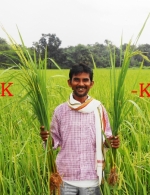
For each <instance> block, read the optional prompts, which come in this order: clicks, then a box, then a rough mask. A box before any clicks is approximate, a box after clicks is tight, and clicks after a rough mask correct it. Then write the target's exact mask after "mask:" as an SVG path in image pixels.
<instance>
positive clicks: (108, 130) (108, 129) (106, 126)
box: [102, 106, 112, 138]
mask: <svg viewBox="0 0 150 195" xmlns="http://www.w3.org/2000/svg"><path fill="white" fill-rule="evenodd" d="M102 109H103V118H104V132H105V135H106V137H107V138H108V137H110V136H112V130H111V127H110V122H109V117H108V114H107V111H106V109H105V107H104V106H102Z"/></svg>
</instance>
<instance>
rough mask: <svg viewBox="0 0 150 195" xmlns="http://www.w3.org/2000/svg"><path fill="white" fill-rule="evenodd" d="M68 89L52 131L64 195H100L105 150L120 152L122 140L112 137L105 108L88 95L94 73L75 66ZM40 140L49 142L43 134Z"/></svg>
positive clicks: (58, 108) (57, 111)
mask: <svg viewBox="0 0 150 195" xmlns="http://www.w3.org/2000/svg"><path fill="white" fill-rule="evenodd" d="M68 85H69V86H70V87H71V88H72V93H71V94H70V97H69V100H68V101H67V102H65V103H63V104H61V105H59V106H58V107H57V108H56V109H55V111H54V115H53V118H52V122H51V130H50V131H51V136H52V138H53V141H54V149H55V148H57V147H59V146H60V148H61V149H60V151H59V153H58V155H57V159H56V165H57V170H58V172H59V174H60V175H61V176H62V179H63V184H62V186H61V195H77V194H78V195H90V194H92V195H100V190H99V185H100V184H101V180H102V174H103V165H104V155H103V146H105V147H108V146H111V147H113V148H118V147H119V138H118V136H116V137H114V136H112V131H111V128H110V124H109V119H108V115H107V112H106V110H105V108H104V106H103V105H102V104H101V102H99V101H98V100H95V99H93V98H91V97H90V96H89V95H88V92H89V90H90V89H91V88H92V87H93V85H94V81H93V71H92V69H90V68H89V67H88V66H86V65H84V64H79V65H75V66H73V67H72V68H71V69H70V72H69V80H68ZM41 136H42V139H43V140H45V138H47V134H45V133H44V132H43V134H42V135H41ZM105 137H107V138H108V139H107V140H109V142H108V141H106V140H105Z"/></svg>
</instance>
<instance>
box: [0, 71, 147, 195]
mask: <svg viewBox="0 0 150 195" xmlns="http://www.w3.org/2000/svg"><path fill="white" fill-rule="evenodd" d="M20 71H21V70H20ZM117 71H119V69H118V70H117ZM68 72H69V70H47V88H48V97H49V107H48V108H47V109H48V111H49V112H48V113H49V118H50V119H51V118H52V114H53V111H54V109H55V107H56V106H57V105H58V104H61V103H63V102H64V101H66V100H67V99H68V97H69V94H70V92H71V89H70V88H69V87H68V85H67V79H68ZM17 73H18V74H19V70H9V71H5V73H3V70H1V71H0V83H4V82H5V83H6V86H7V84H8V83H9V82H13V85H12V86H10V87H9V90H10V91H11V93H12V94H13V96H12V97H9V96H8V94H7V93H6V96H0V195H48V194H49V187H48V186H49V181H48V168H47V163H45V158H46V157H45V150H44V148H43V144H42V141H41V138H40V134H39V133H40V124H39V122H38V120H37V118H36V116H35V115H34V114H33V112H32V109H31V105H30V104H29V103H28V99H27V98H24V99H23V98H22V97H23V96H24V95H25V92H26V91H25V89H24V88H23V87H22V86H21V85H20V81H19V77H17V76H15V77H13V75H14V74H17ZM138 74H139V76H138V78H137V75H138ZM94 81H95V84H94V86H93V88H92V89H91V91H90V95H91V96H93V97H95V98H96V99H98V100H100V101H101V102H102V103H103V105H104V106H105V107H106V109H107V111H108V114H109V119H110V123H111V124H112V110H111V104H110V102H111V96H110V85H111V83H110V70H109V69H94ZM135 81H136V83H135ZM141 83H143V86H144V87H145V88H146V86H147V84H148V83H150V69H142V70H141V71H140V73H139V69H129V71H128V73H127V77H126V80H125V96H126V98H127V103H126V108H125V109H128V107H129V106H131V104H132V103H131V101H128V100H133V101H134V102H136V103H137V105H138V106H139V107H136V106H134V105H133V106H132V108H131V109H130V112H129V113H128V115H127V116H126V117H125V118H124V122H123V123H122V124H121V126H120V129H119V136H120V140H121V144H120V148H119V149H118V150H117V171H118V183H117V184H116V185H115V186H110V185H109V184H108V182H107V179H108V175H109V171H110V156H111V150H109V151H108V152H107V154H106V167H105V181H104V184H102V185H101V191H102V194H103V195H150V97H147V96H148V94H147V93H146V92H144V91H143V92H142V93H143V96H144V97H139V95H140V94H141ZM1 90H2V88H1V85H0V94H1ZM132 90H136V91H137V93H132ZM146 90H147V91H148V93H149V94H150V86H149V87H147V88H146ZM56 153H57V151H56Z"/></svg>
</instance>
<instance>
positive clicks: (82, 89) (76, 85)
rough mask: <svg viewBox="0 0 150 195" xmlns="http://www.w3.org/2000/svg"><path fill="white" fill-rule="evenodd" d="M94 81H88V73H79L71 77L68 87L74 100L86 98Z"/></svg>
mask: <svg viewBox="0 0 150 195" xmlns="http://www.w3.org/2000/svg"><path fill="white" fill-rule="evenodd" d="M93 84H94V81H91V80H90V75H89V73H85V72H83V73H79V74H77V75H73V77H72V80H68V85H69V86H70V87H71V88H72V90H73V94H74V96H75V97H76V98H82V97H87V94H88V92H89V90H90V88H91V87H92V86H93Z"/></svg>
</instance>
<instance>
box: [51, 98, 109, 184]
mask: <svg viewBox="0 0 150 195" xmlns="http://www.w3.org/2000/svg"><path fill="white" fill-rule="evenodd" d="M103 110H104V117H105V123H106V126H105V135H106V136H107V137H109V136H111V135H112V132H111V128H110V124H109V120H108V115H107V112H106V110H105V108H104V109H103ZM94 121H95V115H94V112H91V113H81V112H78V111H75V110H72V109H71V108H70V107H69V106H68V104H67V102H65V103H63V104H61V105H59V106H58V107H57V108H56V109H55V111H54V115H53V118H52V122H51V134H52V137H53V140H54V148H57V147H58V146H60V147H61V149H60V151H59V153H58V155H57V158H56V165H57V170H58V172H59V174H60V175H61V176H62V178H63V179H64V180H67V181H82V180H95V179H97V178H98V177H97V174H96V170H95V152H96V130H95V122H94Z"/></svg>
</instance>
